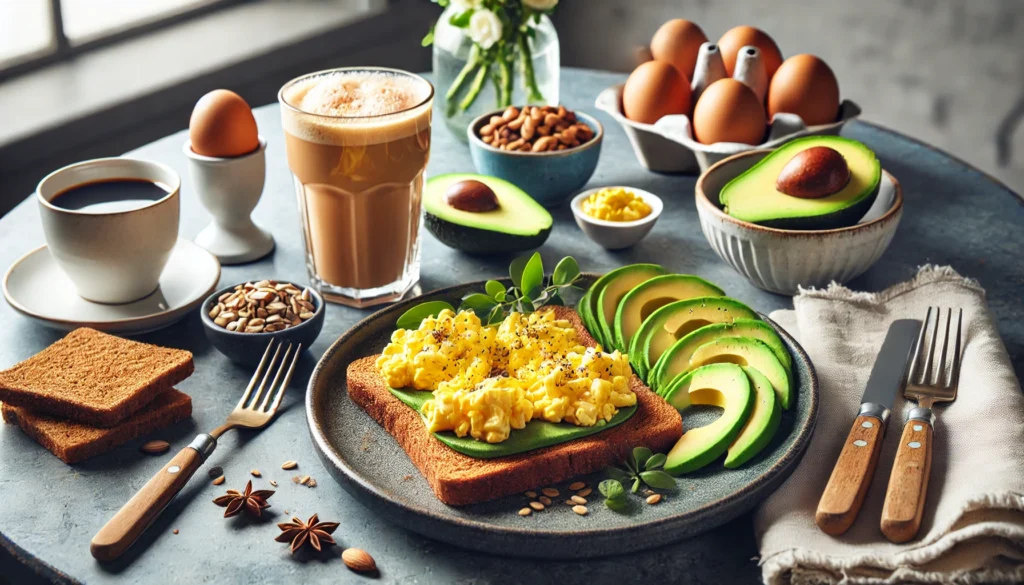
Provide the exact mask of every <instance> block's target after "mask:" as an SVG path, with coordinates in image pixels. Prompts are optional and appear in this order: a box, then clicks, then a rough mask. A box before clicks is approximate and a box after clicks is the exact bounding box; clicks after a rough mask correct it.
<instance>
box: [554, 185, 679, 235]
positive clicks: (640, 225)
mask: <svg viewBox="0 0 1024 585" xmlns="http://www.w3.org/2000/svg"><path fill="white" fill-rule="evenodd" d="M608 188H621V189H625V190H627V191H631V192H633V194H635V195H636V196H637V197H640V198H641V199H643V200H644V202H645V203H647V204H648V205H650V206H651V213H650V214H649V215H648V216H647V217H644V218H642V219H638V220H636V221H605V220H603V219H596V218H593V217H590V216H589V215H587V214H586V213H584V212H583V200H584V199H586V198H587V197H590V196H591V195H593V194H594V193H597V192H598V191H600V190H601V189H608ZM571 207H572V214H573V216H575V217H576V225H578V226H580V229H581V230H583V233H585V234H587V237H588V238H590V239H591V240H593V241H594V243H596V244H597V245H598V246H601V247H602V248H606V249H608V250H619V249H621V248H628V247H630V246H632V245H633V244H636V243H637V242H639V241H640V240H642V239H644V236H646V235H647V233H648V232H650V231H651V228H652V227H654V222H656V221H658V216H660V215H661V210H662V209H663V208H664V204H663V203H662V202H661V198H659V197H658V196H657V195H655V194H654V193H651V192H648V191H644V190H643V189H636V188H634V187H626V186H623V185H610V186H608V187H598V188H596V189H589V190H587V191H584V192H582V193H580V194H579V195H577V196H575V197H573V198H572V203H571Z"/></svg>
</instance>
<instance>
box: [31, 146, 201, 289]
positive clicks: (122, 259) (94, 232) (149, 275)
mask: <svg viewBox="0 0 1024 585" xmlns="http://www.w3.org/2000/svg"><path fill="white" fill-rule="evenodd" d="M180 188H181V180H180V179H179V178H178V175H177V174H176V173H175V172H174V171H173V170H171V169H170V168H169V167H166V166H164V165H162V164H159V163H155V162H150V161H143V160H135V159H130V158H103V159H95V160H90V161H85V162H81V163H76V164H73V165H70V166H67V167H64V168H62V169H59V170H57V171H54V172H53V173H50V174H49V175H47V176H46V177H45V178H44V179H43V180H42V181H40V183H39V186H38V187H37V188H36V200H37V202H38V203H39V213H40V216H41V218H42V222H43V233H44V235H45V236H46V243H47V246H48V247H49V249H50V253H51V254H52V255H53V257H54V259H55V260H56V261H57V263H58V265H60V267H61V269H62V270H64V272H65V273H66V274H67V275H68V277H69V278H70V279H71V282H72V283H74V285H75V288H76V289H77V290H78V294H79V295H80V296H82V298H84V299H86V300H90V301H94V302H98V303H127V302H131V301H135V300H138V299H140V298H142V297H145V296H147V295H149V294H150V293H152V292H153V291H155V290H156V288H157V285H158V284H159V281H160V274H161V273H162V272H163V269H164V267H165V266H166V265H167V260H168V259H169V258H170V255H171V250H173V249H174V245H175V243H176V242H177V240H178V221H179V213H180V208H179V207H180V206H179V190H180Z"/></svg>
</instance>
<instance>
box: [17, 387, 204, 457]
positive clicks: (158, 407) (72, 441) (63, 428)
mask: <svg viewBox="0 0 1024 585" xmlns="http://www.w3.org/2000/svg"><path fill="white" fill-rule="evenodd" d="M0 413H2V414H3V419H4V421H5V422H8V423H12V424H17V425H18V426H20V427H21V430H22V431H24V432H25V434H26V435H28V436H30V437H32V438H33V439H35V441H36V442H37V443H39V444H40V445H42V446H43V447H46V448H47V449H49V450H50V451H51V452H52V453H53V454H54V455H56V456H57V457H59V458H60V459H61V460H63V461H64V462H65V463H78V462H79V461H82V460H83V459H88V458H89V457H93V456H95V455H99V454H100V453H105V452H107V451H110V450H111V449H113V448H114V447H117V446H118V445H123V444H124V443H127V442H128V441H131V440H132V439H137V438H138V437H141V436H143V435H145V434H148V433H151V432H153V431H156V430H159V429H162V428H164V427H166V426H168V425H171V424H173V423H176V422H178V421H179V420H182V419H185V418H188V417H190V416H192V398H191V397H189V395H188V394H185V393H184V392H179V391H178V390H175V389H174V388H171V389H170V390H168V391H166V392H164V393H162V394H160V395H159V396H157V397H156V398H154V399H153V400H152V401H151V402H150V403H149V404H147V405H146V406H145V408H143V409H142V410H141V411H139V412H138V413H137V414H135V415H134V416H132V417H131V418H129V419H128V420H126V421H124V422H122V423H121V424H119V425H117V426H115V427H112V428H109V429H103V428H96V427H90V426H87V425H83V424H81V423H76V422H71V421H66V420H61V419H58V418H53V417H51V416H47V415H43V414H37V413H34V412H32V411H30V410H28V409H26V408H23V407H20V406H11V405H9V404H3V405H0Z"/></svg>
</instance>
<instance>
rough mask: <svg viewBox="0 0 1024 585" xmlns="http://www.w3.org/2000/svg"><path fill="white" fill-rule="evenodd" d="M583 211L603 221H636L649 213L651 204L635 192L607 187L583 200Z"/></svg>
mask: <svg viewBox="0 0 1024 585" xmlns="http://www.w3.org/2000/svg"><path fill="white" fill-rule="evenodd" d="M582 207H583V213H586V214H587V215H589V216H590V217H593V218H594V219H603V220H605V221H636V220H638V219H643V218H645V217H647V216H648V215H650V214H651V206H650V205H648V204H647V202H646V201H644V200H643V198H641V197H638V196H637V195H636V193H633V192H632V191H627V190H625V189H623V188H622V187H607V188H604V189H601V190H600V191H598V192H596V193H593V194H591V195H590V197H587V198H586V199H584V200H583V205H582Z"/></svg>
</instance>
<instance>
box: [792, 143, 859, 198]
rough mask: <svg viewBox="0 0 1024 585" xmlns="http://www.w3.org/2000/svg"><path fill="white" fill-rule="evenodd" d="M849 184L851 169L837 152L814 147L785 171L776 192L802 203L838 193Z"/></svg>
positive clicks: (796, 156)
mask: <svg viewBox="0 0 1024 585" xmlns="http://www.w3.org/2000/svg"><path fill="white" fill-rule="evenodd" d="M849 182H850V166H849V165H848V164H847V162H846V159H845V158H843V155H842V154H840V153H839V151H837V150H835V149H834V148H829V147H827V146H812V147H810V148H808V149H805V150H802V151H800V152H798V153H796V155H794V156H793V158H791V159H790V160H789V162H788V163H786V166H784V167H782V171H781V172H780V173H779V178H778V180H777V181H776V183H775V188H776V189H778V190H779V191H781V192H782V193H785V194H786V195H790V196H792V197H799V198H801V199H820V198H822V197H828V196H829V195H832V194H834V193H838V192H839V191H841V190H842V189H843V187H845V186H846V185H847V183H849Z"/></svg>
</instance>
